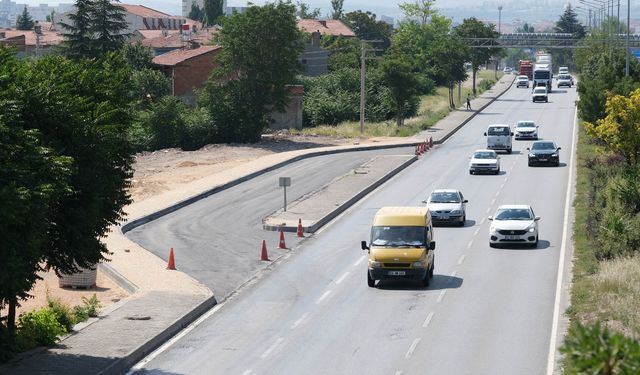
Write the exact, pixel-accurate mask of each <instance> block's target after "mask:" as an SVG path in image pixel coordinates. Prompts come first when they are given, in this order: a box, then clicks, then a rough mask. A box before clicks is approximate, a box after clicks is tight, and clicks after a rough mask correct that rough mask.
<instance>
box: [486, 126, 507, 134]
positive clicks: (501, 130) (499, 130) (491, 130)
mask: <svg viewBox="0 0 640 375" xmlns="http://www.w3.org/2000/svg"><path fill="white" fill-rule="evenodd" d="M487 134H489V135H509V128H508V127H506V126H496V127H491V128H489V131H488V132H487Z"/></svg>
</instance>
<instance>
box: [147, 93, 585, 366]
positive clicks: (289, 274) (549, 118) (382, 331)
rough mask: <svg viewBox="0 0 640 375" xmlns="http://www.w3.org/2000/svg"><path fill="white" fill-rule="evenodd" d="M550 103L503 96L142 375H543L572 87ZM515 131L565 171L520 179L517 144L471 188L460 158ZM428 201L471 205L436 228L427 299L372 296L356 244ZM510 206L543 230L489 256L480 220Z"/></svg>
mask: <svg viewBox="0 0 640 375" xmlns="http://www.w3.org/2000/svg"><path fill="white" fill-rule="evenodd" d="M549 99H550V102H549V103H535V104H533V103H531V100H530V90H527V89H516V88H512V89H511V90H510V91H509V92H507V93H506V94H505V95H504V96H503V97H502V98H501V99H499V100H498V101H496V102H495V103H493V104H492V105H491V106H489V107H488V108H487V109H486V110H485V111H484V113H482V114H481V115H479V116H476V117H475V118H474V119H473V120H472V121H471V122H469V123H468V124H467V125H466V126H465V127H464V128H463V129H461V130H460V131H459V132H458V133H457V134H455V135H454V136H453V137H452V138H450V139H449V140H448V141H447V142H446V143H445V144H444V145H442V146H440V147H438V148H436V149H435V150H433V151H431V152H430V153H428V154H427V156H426V157H424V158H422V159H421V160H420V161H419V162H417V163H414V164H413V165H411V166H410V167H409V168H407V169H406V170H404V171H403V172H401V173H400V174H398V175H397V176H396V177H394V178H393V179H392V180H390V181H389V182H388V183H386V184H385V185H383V187H381V188H380V189H378V190H377V191H375V192H374V193H372V194H370V195H369V196H368V197H366V198H365V199H364V200H363V201H361V202H360V203H359V204H357V205H356V206H354V207H352V208H351V209H350V210H349V211H347V212H346V213H345V214H343V216H342V217H340V218H338V220H336V221H334V222H333V223H332V224H330V225H329V226H327V227H325V228H324V229H323V230H321V231H320V232H318V233H317V234H316V235H315V236H314V237H312V238H310V239H308V240H306V241H305V242H303V243H301V246H300V248H299V249H298V251H297V254H295V255H294V256H291V257H289V258H287V259H285V260H284V261H283V262H282V263H281V264H279V265H278V266H277V267H275V268H274V269H271V270H269V272H267V274H266V275H265V276H264V277H263V278H261V279H260V280H259V281H258V282H257V283H255V285H250V286H249V287H247V288H245V289H244V290H243V291H242V292H240V293H239V294H238V295H236V296H235V297H234V298H232V299H230V300H229V301H228V302H227V303H225V304H224V305H222V306H220V307H219V310H218V311H217V312H215V313H214V314H211V315H210V316H209V317H208V318H206V319H203V321H202V322H201V323H200V324H199V325H198V326H197V327H195V328H194V329H193V330H190V331H189V332H185V333H184V334H183V335H181V337H178V338H176V340H174V341H175V342H173V343H172V345H169V346H168V348H167V349H166V350H164V351H162V352H161V353H158V354H157V356H154V357H153V358H149V362H147V363H146V364H145V366H144V369H143V370H141V371H142V372H144V373H146V372H151V373H157V374H209V373H221V374H222V373H224V374H473V375H478V374H491V375H494V374H536V375H538V374H544V373H545V371H546V368H547V361H548V351H549V341H550V338H551V327H552V320H553V312H554V298H555V291H556V278H557V272H558V263H559V254H560V245H561V241H562V238H563V224H564V223H563V218H564V209H565V204H567V202H565V194H566V191H567V184H568V176H569V166H568V163H569V159H570V153H571V152H573V149H572V130H573V122H574V111H575V107H574V100H575V99H576V93H575V88H572V89H562V90H554V91H553V92H552V93H551V94H550V96H549ZM518 120H534V121H536V122H537V123H538V124H539V125H540V129H539V134H540V136H541V138H543V139H552V140H554V141H556V143H558V144H559V145H560V146H561V147H562V149H563V150H562V152H561V160H560V161H561V165H560V167H558V168H553V167H551V168H549V167H538V168H531V167H527V158H526V156H527V154H526V150H524V149H525V147H527V145H528V144H530V142H528V141H514V153H513V154H511V155H506V154H502V155H501V158H502V159H501V162H502V170H503V172H502V173H501V174H500V175H498V176H493V175H486V176H480V175H474V176H471V175H469V173H468V156H469V155H470V154H471V152H472V151H474V150H475V149H478V148H483V147H484V142H485V137H484V136H483V132H484V131H485V129H486V126H487V125H488V124H490V123H508V124H511V125H512V126H513V125H514V124H515V123H516V121H518ZM436 188H458V189H460V190H462V191H463V193H464V195H465V197H466V198H467V199H469V204H468V206H467V209H468V211H467V223H466V226H465V227H464V228H456V227H446V228H440V227H439V228H436V229H435V240H436V241H437V249H436V263H435V264H436V266H435V276H434V279H433V281H432V283H431V286H430V287H429V288H427V289H423V288H420V287H419V286H418V285H417V284H412V283H407V282H386V283H384V284H383V287H382V288H375V289H374V288H368V287H367V285H366V280H365V273H366V267H367V266H366V260H365V258H366V257H365V252H363V251H362V250H360V248H359V241H360V240H365V239H368V236H369V230H370V225H371V221H372V218H373V215H374V214H375V212H376V210H377V209H378V208H380V207H382V206H389V205H394V206H395V205H419V204H420V201H421V200H423V199H425V198H426V196H427V195H428V193H429V192H430V191H431V190H433V189H436ZM237 194H241V193H240V191H238V192H237ZM512 203H526V204H531V205H532V206H533V209H534V211H535V213H536V215H538V216H541V217H542V219H541V221H540V242H539V245H538V248H537V249H530V248H520V249H493V248H490V247H489V245H488V236H489V234H488V232H489V223H490V222H489V221H488V220H486V217H487V216H488V215H492V214H493V213H494V212H495V209H496V208H497V207H498V206H499V205H501V204H512ZM227 210H229V212H232V211H233V210H234V208H232V207H228V208H227ZM203 213H204V212H193V213H192V214H191V215H192V216H194V217H197V215H200V214H203ZM209 225H211V224H210V223H209ZM197 228H198V224H194V229H197Z"/></svg>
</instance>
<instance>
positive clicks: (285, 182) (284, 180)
mask: <svg viewBox="0 0 640 375" xmlns="http://www.w3.org/2000/svg"><path fill="white" fill-rule="evenodd" d="M279 182H280V187H283V188H284V212H287V186H291V177H280V179H279Z"/></svg>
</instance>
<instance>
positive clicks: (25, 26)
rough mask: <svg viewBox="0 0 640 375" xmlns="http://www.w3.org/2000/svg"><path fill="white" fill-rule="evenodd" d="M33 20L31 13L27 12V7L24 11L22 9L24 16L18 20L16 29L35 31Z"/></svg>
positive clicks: (20, 16)
mask: <svg viewBox="0 0 640 375" xmlns="http://www.w3.org/2000/svg"><path fill="white" fill-rule="evenodd" d="M33 25H34V22H33V18H32V17H31V15H30V14H29V11H28V10H27V6H26V5H25V6H24V9H22V14H21V15H19V16H18V18H17V19H16V29H17V30H31V29H33Z"/></svg>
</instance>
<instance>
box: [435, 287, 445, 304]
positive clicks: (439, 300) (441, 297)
mask: <svg viewBox="0 0 640 375" xmlns="http://www.w3.org/2000/svg"><path fill="white" fill-rule="evenodd" d="M445 293H447V290H446V289H445V290H443V291H441V292H440V294H439V295H438V299H437V300H436V302H437V303H440V302H442V299H443V298H444V295H445Z"/></svg>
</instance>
